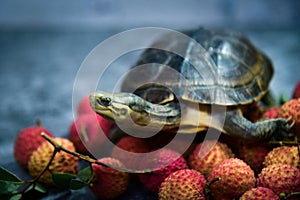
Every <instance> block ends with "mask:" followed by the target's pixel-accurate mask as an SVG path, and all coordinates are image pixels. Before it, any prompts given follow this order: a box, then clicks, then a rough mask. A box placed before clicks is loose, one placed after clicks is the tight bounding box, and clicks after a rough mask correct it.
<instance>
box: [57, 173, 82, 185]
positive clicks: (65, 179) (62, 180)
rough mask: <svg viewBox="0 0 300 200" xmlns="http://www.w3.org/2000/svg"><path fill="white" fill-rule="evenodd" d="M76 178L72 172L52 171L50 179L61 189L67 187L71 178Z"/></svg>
mask: <svg viewBox="0 0 300 200" xmlns="http://www.w3.org/2000/svg"><path fill="white" fill-rule="evenodd" d="M75 178H77V176H76V175H74V174H67V173H54V174H52V179H53V182H54V184H55V185H56V186H57V187H58V188H61V189H69V188H70V183H71V180H72V179H75Z"/></svg>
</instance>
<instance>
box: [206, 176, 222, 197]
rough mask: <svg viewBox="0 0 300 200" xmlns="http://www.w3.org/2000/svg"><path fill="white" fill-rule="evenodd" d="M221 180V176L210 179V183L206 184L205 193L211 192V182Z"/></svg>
mask: <svg viewBox="0 0 300 200" xmlns="http://www.w3.org/2000/svg"><path fill="white" fill-rule="evenodd" d="M219 180H221V177H217V178H213V179H212V180H211V181H209V182H208V183H206V184H205V186H204V194H205V195H206V196H207V195H210V194H211V189H210V186H211V184H213V183H214V182H217V181H219Z"/></svg>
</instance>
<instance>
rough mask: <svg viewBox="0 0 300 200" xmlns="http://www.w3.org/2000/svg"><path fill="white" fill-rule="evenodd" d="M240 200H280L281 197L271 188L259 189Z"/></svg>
mask: <svg viewBox="0 0 300 200" xmlns="http://www.w3.org/2000/svg"><path fill="white" fill-rule="evenodd" d="M239 200H279V197H278V196H277V195H276V194H275V193H274V192H273V191H272V190H271V189H269V188H265V187H257V188H252V189H250V190H248V191H247V192H245V193H244V194H243V195H242V196H241V198H240V199H239Z"/></svg>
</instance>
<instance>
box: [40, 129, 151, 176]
mask: <svg viewBox="0 0 300 200" xmlns="http://www.w3.org/2000/svg"><path fill="white" fill-rule="evenodd" d="M41 136H42V137H43V138H45V139H46V140H47V141H48V142H49V143H50V144H52V145H53V147H54V148H55V150H56V151H57V152H58V151H64V152H66V153H68V154H71V155H73V156H75V157H77V158H79V159H81V160H85V161H87V162H89V163H94V164H97V165H101V166H104V167H108V168H114V169H116V170H119V171H129V170H128V169H125V168H122V167H117V166H111V165H108V164H105V163H102V162H99V161H98V160H96V159H94V158H91V157H89V156H87V155H83V154H80V153H78V152H74V151H71V150H69V149H66V148H64V147H63V146H61V145H59V144H57V143H56V142H55V141H54V140H53V139H52V138H51V137H49V136H48V135H47V134H46V133H44V132H42V133H41ZM151 171H152V170H140V171H135V172H136V173H147V172H151Z"/></svg>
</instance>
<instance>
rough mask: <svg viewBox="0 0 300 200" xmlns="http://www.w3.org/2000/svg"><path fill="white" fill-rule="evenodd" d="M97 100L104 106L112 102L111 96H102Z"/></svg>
mask: <svg viewBox="0 0 300 200" xmlns="http://www.w3.org/2000/svg"><path fill="white" fill-rule="evenodd" d="M97 102H98V103H99V104H100V105H102V106H104V107H108V106H110V104H111V98H109V97H100V98H99V99H97Z"/></svg>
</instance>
